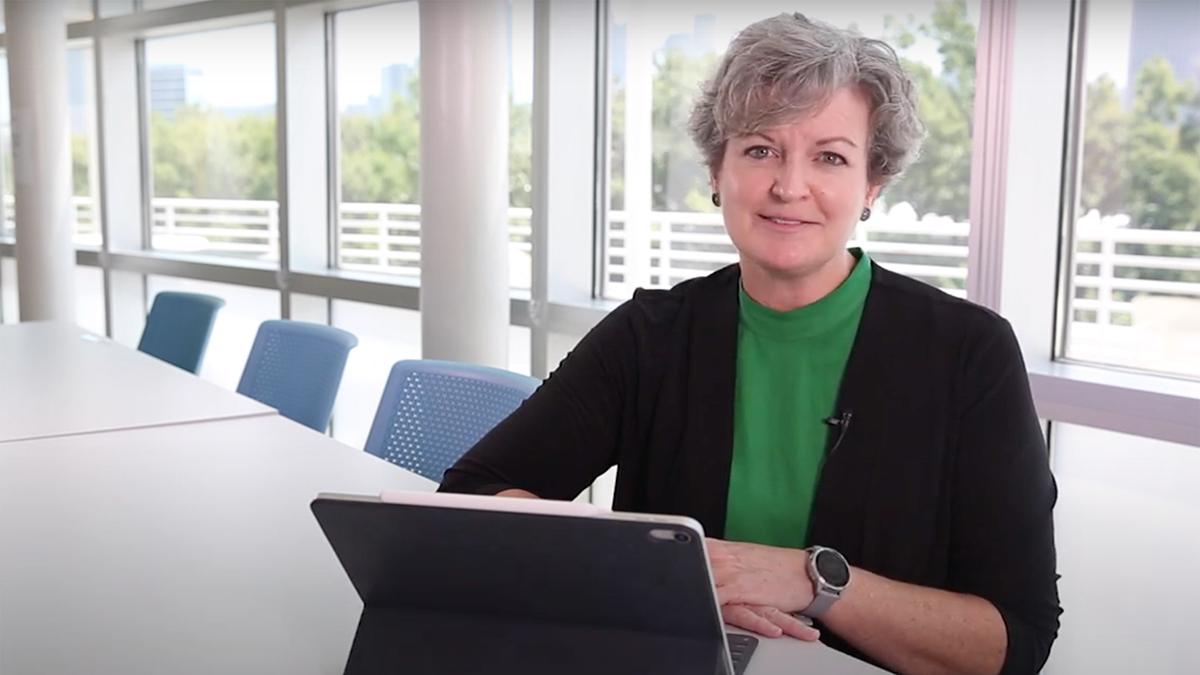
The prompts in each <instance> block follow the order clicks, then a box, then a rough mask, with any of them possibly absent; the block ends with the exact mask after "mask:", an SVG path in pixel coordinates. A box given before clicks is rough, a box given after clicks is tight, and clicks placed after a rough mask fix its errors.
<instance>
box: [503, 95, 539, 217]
mask: <svg viewBox="0 0 1200 675" xmlns="http://www.w3.org/2000/svg"><path fill="white" fill-rule="evenodd" d="M508 110H509V113H508V204H509V206H522V207H529V206H531V205H532V204H533V201H532V199H531V197H532V193H533V126H532V114H533V109H532V106H531V105H530V104H528V103H512V102H511V101H510V103H509V109H508Z"/></svg>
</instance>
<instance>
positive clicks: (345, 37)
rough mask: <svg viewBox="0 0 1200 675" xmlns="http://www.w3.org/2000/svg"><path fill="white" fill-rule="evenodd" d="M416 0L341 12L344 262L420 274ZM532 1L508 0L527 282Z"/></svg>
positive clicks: (518, 246)
mask: <svg viewBox="0 0 1200 675" xmlns="http://www.w3.org/2000/svg"><path fill="white" fill-rule="evenodd" d="M418 4H419V3H416V2H403V3H393V4H387V5H379V6H375V7H369V8H365V9H355V10H347V11H342V12H338V13H336V14H335V15H334V44H335V52H336V56H335V68H334V71H335V72H334V77H335V82H336V87H335V88H336V98H337V103H336V109H337V112H338V120H337V129H338V144H339V148H338V162H339V164H338V175H339V182H338V186H337V187H338V190H339V192H340V194H339V199H338V209H337V229H336V241H337V252H338V254H337V266H338V267H340V268H342V269H350V270H363V271H370V272H389V273H393V274H399V275H402V276H406V277H409V278H412V279H417V278H418V277H419V276H420V260H421V206H420V198H421V194H420V171H421V158H420V153H421V147H420V143H421V130H420V112H421V102H420V64H419V61H418V55H419V52H420V32H419V7H418ZM532 27H533V2H532V0H516V1H515V2H513V3H512V5H511V14H510V23H509V28H510V31H511V42H510V45H511V50H510V55H511V60H510V71H509V72H510V76H509V92H510V99H511V100H510V108H509V129H510V134H509V213H508V217H509V228H510V246H509V261H510V264H509V270H510V279H511V281H510V284H511V286H512V287H513V288H523V289H528V288H529V286H530V273H531V269H530V268H531V263H530V206H531V202H530V190H531V186H530V183H531V173H532V169H531V161H532V160H531V157H532V149H531V138H532V131H531V125H530V117H531V109H532V98H533V96H532V94H533V92H532V77H533V37H532Z"/></svg>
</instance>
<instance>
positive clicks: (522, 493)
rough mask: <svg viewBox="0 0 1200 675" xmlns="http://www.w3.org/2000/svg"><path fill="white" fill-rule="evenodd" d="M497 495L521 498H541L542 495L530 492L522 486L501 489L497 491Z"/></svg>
mask: <svg viewBox="0 0 1200 675" xmlns="http://www.w3.org/2000/svg"><path fill="white" fill-rule="evenodd" d="M496 496H497V497H517V498H519V499H541V497H539V496H537V495H535V494H533V493H532V492H530V491H528V490H522V489H520V488H510V489H508V490H501V491H499V492H497V493H496Z"/></svg>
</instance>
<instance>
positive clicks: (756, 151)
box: [746, 145, 771, 159]
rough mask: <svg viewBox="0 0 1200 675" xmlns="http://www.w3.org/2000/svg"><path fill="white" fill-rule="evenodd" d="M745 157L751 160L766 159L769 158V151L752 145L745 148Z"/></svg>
mask: <svg viewBox="0 0 1200 675" xmlns="http://www.w3.org/2000/svg"><path fill="white" fill-rule="evenodd" d="M746 156H747V157H750V158H751V159H766V158H768V157H770V156H771V149H770V148H768V147H767V146H765V145H752V146H750V147H749V148H746Z"/></svg>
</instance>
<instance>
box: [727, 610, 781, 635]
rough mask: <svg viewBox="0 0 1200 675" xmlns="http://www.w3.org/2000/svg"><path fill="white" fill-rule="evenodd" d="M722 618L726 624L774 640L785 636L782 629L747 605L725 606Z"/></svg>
mask: <svg viewBox="0 0 1200 675" xmlns="http://www.w3.org/2000/svg"><path fill="white" fill-rule="evenodd" d="M721 617H722V618H723V619H725V623H727V624H729V625H731V626H737V627H738V628H741V629H742V630H748V631H750V632H752V633H758V634H759V635H764V636H766V637H772V638H776V637H779V636H781V635H783V629H782V628H780V627H779V626H777V625H775V624H774V623H772V622H770V621H768V620H767V619H765V618H763V617H762V616H759V615H758V614H756V613H755V612H753V611H751V610H750V608H749V607H746V606H745V605H725V606H724V607H722V608H721Z"/></svg>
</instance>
